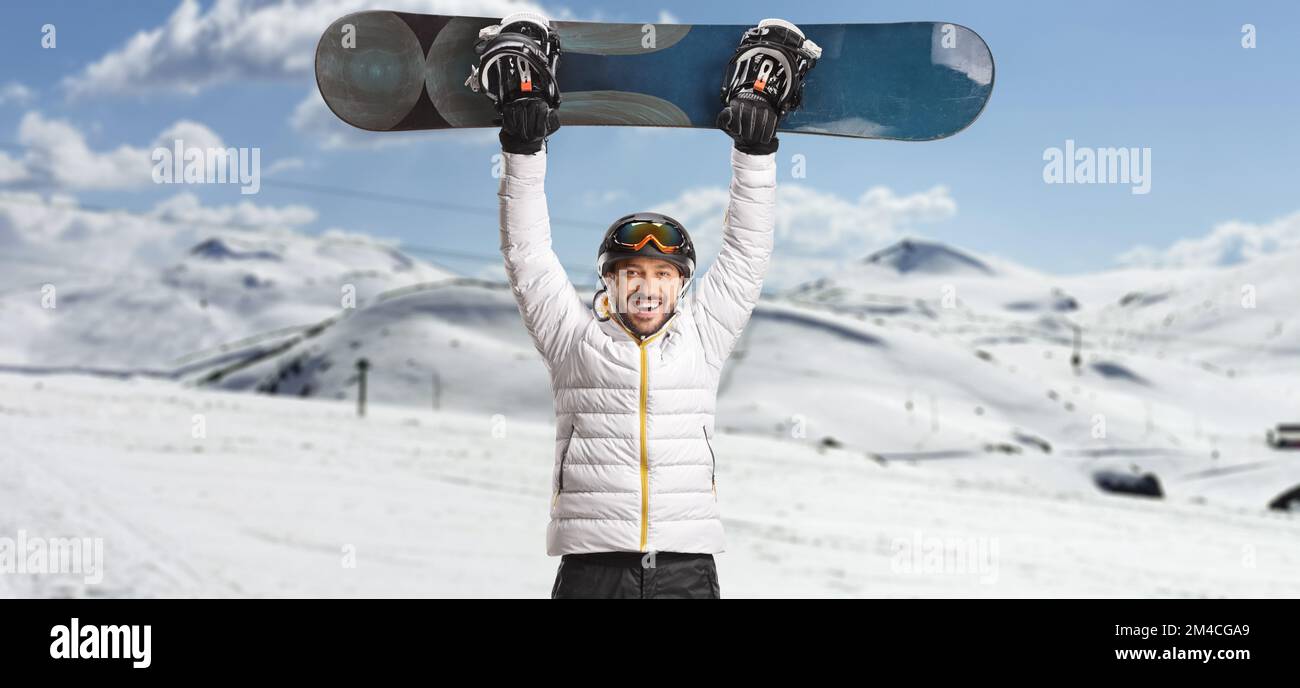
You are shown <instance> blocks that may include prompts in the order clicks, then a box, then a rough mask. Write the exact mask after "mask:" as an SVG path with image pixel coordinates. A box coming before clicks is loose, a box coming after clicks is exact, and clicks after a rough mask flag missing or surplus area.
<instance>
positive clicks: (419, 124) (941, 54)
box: [316, 11, 994, 141]
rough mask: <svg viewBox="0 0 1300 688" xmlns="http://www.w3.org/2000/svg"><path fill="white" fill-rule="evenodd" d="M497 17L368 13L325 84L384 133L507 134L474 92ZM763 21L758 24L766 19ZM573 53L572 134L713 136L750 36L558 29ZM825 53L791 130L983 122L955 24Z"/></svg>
mask: <svg viewBox="0 0 1300 688" xmlns="http://www.w3.org/2000/svg"><path fill="white" fill-rule="evenodd" d="M498 21H499V19H495V18H488V17H454V16H440V15H425V14H410V13H405V12H387V11H368V12H359V13H355V14H349V15H347V16H345V17H342V18H340V19H338V20H337V21H335V22H334V23H333V24H331V25H330V27H329V28H328V29H326V30H325V33H324V34H322V35H321V39H320V42H319V43H318V44H317V46H316V83H317V86H318V87H319V88H320V92H321V96H322V97H323V98H324V99H325V103H326V104H327V105H328V106H329V108H330V110H332V111H333V112H334V114H335V115H337V116H338V117H339V118H340V119H342V120H343V121H344V122H347V123H348V124H351V125H353V126H355V127H359V128H361V129H367V130H371V131H407V130H413V129H449V128H465V127H494V126H499V124H496V123H494V120H496V118H497V113H496V111H495V109H494V108H493V105H492V102H491V101H490V100H489V99H488V98H487V97H485V96H484V95H482V94H480V93H475V92H474V91H473V90H471V88H470V87H469V86H468V85H467V84H466V83H465V82H466V78H467V77H468V76H469V74H470V70H471V67H473V66H474V65H476V64H478V56H477V55H476V53H475V51H474V44H475V41H476V40H477V38H478V32H479V30H480V29H482V28H484V27H486V26H489V25H493V24H496V23H497V22H498ZM756 23H757V22H756ZM551 26H552V27H554V29H555V30H556V32H557V33H558V35H559V39H560V46H561V53H560V58H559V66H558V75H557V83H558V85H559V87H560V91H561V94H562V100H561V103H560V108H559V117H560V123H561V124H562V125H563V126H586V125H597V126H599V125H604V126H642V127H694V128H707V129H712V128H714V125H715V119H716V117H717V114H718V111H719V110H721V109H722V107H723V105H722V102H721V100H720V97H719V91H720V88H721V85H722V79H723V72H724V70H725V69H726V67H727V64H728V61H729V60H730V58H731V55H732V52H733V51H734V50H735V49H736V46H737V44H738V43H739V41H740V38H741V35H742V34H743V33H744V31H745V30H746V29H747V28H749V26H745V25H740V24H735V25H686V24H614V23H598V22H574V21H554V20H552V21H551ZM799 28H800V29H801V30H802V31H803V33H804V34H805V35H806V36H807V37H808V38H809V39H810V40H812V41H814V42H816V43H817V44H818V45H819V46H821V49H822V55H821V59H819V60H818V61H817V64H816V66H815V67H814V68H813V69H812V71H810V72H809V73H808V75H807V79H806V81H805V84H806V86H805V92H804V99H803V103H802V105H801V106H800V107H799V108H798V109H797V110H794V111H793V112H790V113H789V114H788V115H786V117H785V118H783V119H782V121H781V126H780V127H779V129H778V131H780V132H796V133H805V134H823V135H830V136H844V137H851V138H862V139H891V140H898V141H928V140H933V139H941V138H944V137H947V136H952V135H953V134H956V133H957V132H959V131H961V130H962V129H965V128H966V127H968V126H970V124H971V123H972V122H974V121H975V119H976V118H977V117H979V115H980V113H981V112H982V111H983V110H984V106H985V105H986V104H987V103H988V99H989V95H990V94H991V93H992V92H993V72H994V69H993V56H992V54H991V53H990V52H989V48H988V46H987V45H986V44H985V43H984V40H983V39H981V38H980V37H979V35H978V34H976V33H975V32H974V31H971V30H970V29H968V28H966V27H964V26H960V25H957V24H951V23H938V22H908V23H893V24H800V25H799Z"/></svg>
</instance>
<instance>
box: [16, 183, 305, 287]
mask: <svg viewBox="0 0 1300 688" xmlns="http://www.w3.org/2000/svg"><path fill="white" fill-rule="evenodd" d="M315 219H316V212H315V211H314V210H312V209H311V208H308V207H306V206H300V205H289V206H280V207H270V206H256V205H253V204H251V203H249V202H247V201H245V202H241V203H239V204H237V205H226V206H204V205H202V204H201V203H199V201H198V198H197V197H195V196H194V195H193V194H192V193H189V192H184V193H181V194H178V195H177V196H174V197H172V198H169V199H166V200H164V201H162V202H160V203H158V204H157V205H156V206H154V207H153V208H152V209H151V210H149V211H147V212H143V213H133V212H127V211H121V210H102V209H95V208H86V207H82V206H81V205H79V203H78V202H77V200H76V199H75V198H72V197H71V196H67V195H65V194H52V195H48V196H43V195H41V194H38V193H35V192H31V191H0V263H3V265H2V266H0V274H5V275H7V276H8V275H11V274H16V275H22V274H28V273H35V272H39V273H40V274H50V275H62V274H81V275H89V274H94V275H113V274H115V273H117V272H120V271H127V272H134V271H140V270H148V269H151V268H155V267H158V266H160V265H162V264H163V263H165V262H168V261H172V260H174V259H175V257H176V256H177V255H179V254H181V253H183V252H184V251H185V250H187V249H188V248H189V247H191V246H193V245H195V244H196V243H198V242H199V241H201V240H202V239H204V238H206V237H208V236H210V235H211V234H212V233H213V232H214V231H220V230H224V229H228V228H230V229H243V230H254V231H259V232H290V231H297V230H298V229H299V228H301V227H302V226H303V225H305V224H308V223H310V222H312V221H314V220H315Z"/></svg>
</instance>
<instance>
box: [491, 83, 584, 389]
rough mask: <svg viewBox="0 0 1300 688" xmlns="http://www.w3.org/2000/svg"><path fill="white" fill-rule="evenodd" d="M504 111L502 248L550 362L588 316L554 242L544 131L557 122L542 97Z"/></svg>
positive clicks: (522, 307)
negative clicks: (547, 196) (547, 190)
mask: <svg viewBox="0 0 1300 688" xmlns="http://www.w3.org/2000/svg"><path fill="white" fill-rule="evenodd" d="M502 115H503V125H502V130H501V144H502V154H501V156H502V158H503V163H504V165H503V170H502V174H501V185H500V188H499V190H498V192H497V198H498V200H499V202H500V207H501V254H502V256H504V257H505V265H506V276H507V277H508V278H509V280H510V288H511V290H512V291H513V292H514V295H515V301H516V302H517V303H518V304H519V313H520V315H522V316H523V318H524V326H525V327H526V328H528V333H529V335H531V336H532V338H533V344H534V345H535V346H536V347H537V350H538V351H539V352H540V353H541V354H542V358H543V359H545V361H546V366H547V367H548V368H550V367H552V366H554V365H555V364H556V363H557V362H559V361H560V360H561V359H562V358H563V357H564V354H565V352H566V351H567V350H568V346H569V344H570V343H571V342H572V341H573V340H574V338H575V336H576V334H577V333H578V332H580V331H581V327H582V325H583V324H585V322H586V320H587V318H589V317H590V314H589V313H588V312H587V310H586V306H584V305H583V303H582V299H581V298H580V297H579V296H578V292H577V290H576V289H574V287H573V284H572V283H571V282H570V281H569V277H568V275H567V274H566V273H565V270H564V266H563V265H561V264H560V259H559V257H558V256H556V255H555V251H554V250H553V249H552V248H551V221H550V214H549V212H548V210H547V205H546V188H545V182H546V146H545V137H546V136H548V135H549V134H550V133H553V132H554V131H555V130H556V129H558V128H559V124H558V119H556V118H555V117H554V111H553V110H550V109H549V108H548V107H547V106H546V104H545V103H544V102H543V101H541V100H540V99H525V100H522V101H516V102H514V103H510V104H509V105H507V106H506V108H505V109H504V111H503V113H502Z"/></svg>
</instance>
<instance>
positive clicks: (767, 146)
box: [717, 91, 781, 155]
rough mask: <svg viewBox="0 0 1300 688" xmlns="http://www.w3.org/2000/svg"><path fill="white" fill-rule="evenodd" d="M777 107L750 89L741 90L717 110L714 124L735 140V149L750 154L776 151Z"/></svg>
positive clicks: (777, 142) (764, 153)
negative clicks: (716, 120)
mask: <svg viewBox="0 0 1300 688" xmlns="http://www.w3.org/2000/svg"><path fill="white" fill-rule="evenodd" d="M778 119H779V118H778V117H777V114H776V108H774V107H772V104H771V103H769V102H768V101H767V99H766V98H764V97H763V96H760V95H758V94H757V93H754V92H753V91H741V92H740V93H739V94H737V95H736V97H735V98H732V99H731V104H730V105H728V106H727V107H725V108H722V112H719V113H718V122H717V126H718V128H719V129H721V130H723V131H725V132H727V135H728V136H730V137H731V138H733V139H735V140H736V150H738V151H740V152H742V153H749V154H750V155H767V154H769V153H775V152H776V148H777V146H778V145H780V143H781V142H780V141H779V140H778V139H777V138H776V122H777V120H778Z"/></svg>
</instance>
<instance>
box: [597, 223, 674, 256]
mask: <svg viewBox="0 0 1300 688" xmlns="http://www.w3.org/2000/svg"><path fill="white" fill-rule="evenodd" d="M614 241H616V242H618V243H619V244H622V245H623V246H627V247H629V248H632V249H634V250H637V251H640V250H641V249H642V247H644V246H645V245H646V244H648V243H650V242H651V241H653V242H655V244H656V245H657V246H658V248H659V250H660V251H662V252H663V253H676V252H677V251H678V250H680V249H681V248H682V246H684V245H685V244H686V237H685V236H684V235H683V234H682V232H681V230H679V229H677V227H675V226H673V225H670V224H664V223H662V222H628V223H625V224H623V225H621V226H619V228H618V229H617V230H615V232H614Z"/></svg>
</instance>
